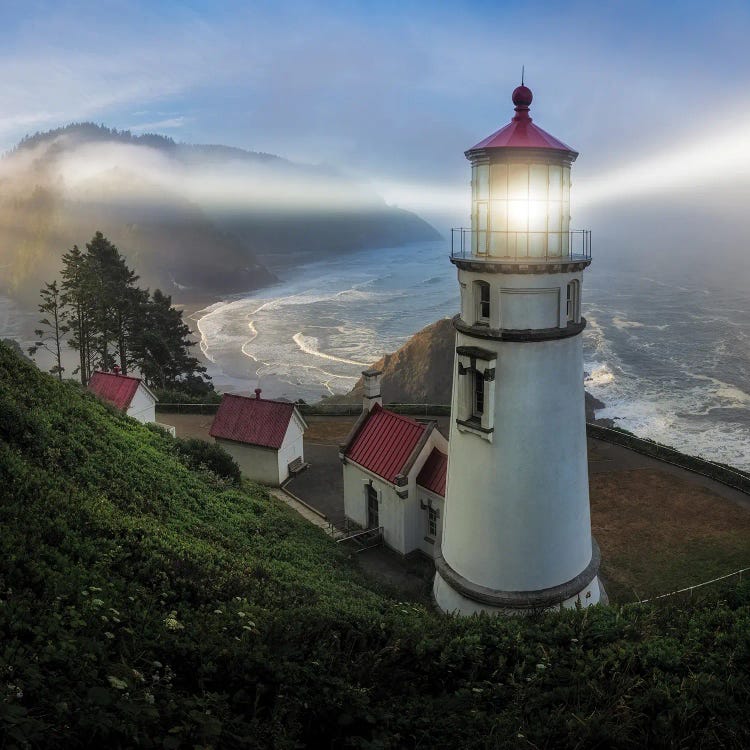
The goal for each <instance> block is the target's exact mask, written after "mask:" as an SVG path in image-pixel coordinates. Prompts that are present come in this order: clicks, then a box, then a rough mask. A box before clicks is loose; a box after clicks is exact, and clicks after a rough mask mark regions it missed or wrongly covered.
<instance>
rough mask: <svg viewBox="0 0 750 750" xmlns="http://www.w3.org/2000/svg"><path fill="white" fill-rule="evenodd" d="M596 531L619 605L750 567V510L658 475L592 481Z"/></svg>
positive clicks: (633, 473)
mask: <svg viewBox="0 0 750 750" xmlns="http://www.w3.org/2000/svg"><path fill="white" fill-rule="evenodd" d="M590 482H591V492H590V496H591V525H592V529H593V532H594V535H595V536H596V538H597V540H598V542H599V546H600V547H601V550H602V570H601V572H602V576H603V578H604V580H605V585H606V586H607V590H608V593H609V594H610V597H611V599H612V601H617V602H627V601H634V600H636V599H639V598H641V599H644V598H648V597H650V596H653V595H657V594H662V593H666V592H669V591H674V590H676V589H678V588H683V587H685V586H690V585H693V584H696V583H700V582H702V581H706V580H710V579H712V578H715V577H717V576H720V575H724V574H726V573H731V572H732V571H734V570H738V569H740V568H744V567H748V566H750V511H749V510H748V509H747V508H746V507H742V506H741V505H738V504H736V503H734V502H732V501H731V500H728V499H726V498H724V497H721V496H720V495H718V494H717V493H715V492H713V491H712V490H710V489H708V488H706V487H702V486H701V485H699V484H696V483H694V482H692V481H689V480H688V479H684V478H681V477H677V476H674V475H673V474H672V473H668V472H666V471H660V470H657V469H651V468H644V469H629V470H623V471H613V472H608V473H597V474H592V476H591V478H590Z"/></svg>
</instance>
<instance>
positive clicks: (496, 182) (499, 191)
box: [490, 164, 508, 200]
mask: <svg viewBox="0 0 750 750" xmlns="http://www.w3.org/2000/svg"><path fill="white" fill-rule="evenodd" d="M490 181H491V184H490V189H491V191H492V200H505V199H506V198H507V197H508V165H507V164H493V165H492V166H491V167H490Z"/></svg>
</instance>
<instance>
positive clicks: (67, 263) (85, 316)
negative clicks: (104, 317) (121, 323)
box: [61, 245, 92, 385]
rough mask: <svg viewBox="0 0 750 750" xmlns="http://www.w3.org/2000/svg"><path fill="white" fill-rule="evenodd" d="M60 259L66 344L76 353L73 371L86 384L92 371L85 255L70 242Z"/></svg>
mask: <svg viewBox="0 0 750 750" xmlns="http://www.w3.org/2000/svg"><path fill="white" fill-rule="evenodd" d="M62 262H63V268H62V273H61V276H62V284H61V287H62V291H63V294H62V302H63V305H64V306H65V307H66V308H67V310H68V312H69V315H70V321H69V330H70V332H72V336H71V337H70V338H69V339H68V345H69V346H70V347H71V349H75V350H76V351H77V352H78V356H79V365H78V367H77V368H76V370H75V372H78V374H79V375H80V378H81V383H82V384H83V385H86V383H88V381H89V378H90V377H91V372H92V356H91V333H90V332H91V327H92V326H91V317H92V312H91V307H92V305H91V300H90V295H89V289H88V284H87V274H88V268H87V264H86V257H85V255H84V254H83V253H82V252H81V251H80V249H79V248H78V245H73V248H72V249H71V250H68V252H66V253H64V254H63V256H62Z"/></svg>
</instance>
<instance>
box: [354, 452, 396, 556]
mask: <svg viewBox="0 0 750 750" xmlns="http://www.w3.org/2000/svg"><path fill="white" fill-rule="evenodd" d="M343 471H344V513H345V514H346V517H347V518H350V519H351V520H352V521H354V522H355V523H357V524H359V525H360V526H362V528H367V494H366V491H365V485H366V484H368V483H369V482H372V486H373V487H374V488H375V489H376V490H377V492H378V498H379V503H378V525H379V526H382V527H383V541H384V542H385V544H387V545H388V546H389V547H391V548H392V549H394V550H396V551H397V552H400V553H401V554H402V555H403V554H406V552H408V551H409V550H407V549H406V547H405V544H404V503H405V502H406V500H404V499H402V498H400V497H399V496H398V495H397V494H396V490H395V489H394V487H393V485H392V484H390V483H389V482H386V481H385V480H384V479H382V478H380V477H378V476H376V475H375V474H371V473H370V472H368V471H367V470H365V469H363V468H362V467H361V466H358V465H357V464H355V463H352V462H351V461H348V460H347V462H346V463H345V464H344V465H343Z"/></svg>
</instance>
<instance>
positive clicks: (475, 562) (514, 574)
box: [443, 334, 591, 591]
mask: <svg viewBox="0 0 750 750" xmlns="http://www.w3.org/2000/svg"><path fill="white" fill-rule="evenodd" d="M475 342H476V339H470V338H468V337H465V336H463V335H462V334H458V336H457V343H458V344H464V345H465V344H472V343H475ZM483 346H487V347H488V348H490V347H491V348H493V350H495V351H497V352H498V357H497V370H496V383H495V399H494V409H495V412H494V426H495V432H494V435H493V440H492V442H488V441H487V440H483V439H482V438H481V437H480V436H478V435H474V434H472V433H466V432H459V431H458V429H456V425H455V421H453V422H452V423H451V442H450V455H449V464H448V487H447V500H446V510H445V518H444V525H443V555H444V557H445V559H446V562H447V563H448V564H449V565H450V566H451V567H452V568H453V569H454V570H455V571H456V572H457V573H459V574H461V575H462V576H464V577H465V578H467V579H468V580H470V581H472V582H473V583H476V584H479V585H482V586H487V587H490V588H493V589H500V590H505V591H528V590H536V589H542V588H547V587H550V586H556V585H558V584H561V583H564V582H566V581H569V580H570V579H572V578H574V577H575V576H577V575H578V574H579V573H581V571H583V570H584V569H585V568H586V566H587V565H588V564H589V561H590V560H591V522H590V515H589V493H588V471H587V457H586V426H585V412H584V390H583V357H582V337H581V336H574V337H571V338H566V339H558V340H553V341H545V342H534V343H514V342H496V341H487V342H485V343H483ZM457 380H458V376H456V375H455V374H454V412H455V410H456V404H455V398H456V396H457V394H456V388H457V384H456V381H457ZM452 498H456V500H455V502H454V501H452Z"/></svg>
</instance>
